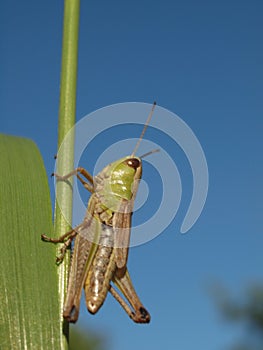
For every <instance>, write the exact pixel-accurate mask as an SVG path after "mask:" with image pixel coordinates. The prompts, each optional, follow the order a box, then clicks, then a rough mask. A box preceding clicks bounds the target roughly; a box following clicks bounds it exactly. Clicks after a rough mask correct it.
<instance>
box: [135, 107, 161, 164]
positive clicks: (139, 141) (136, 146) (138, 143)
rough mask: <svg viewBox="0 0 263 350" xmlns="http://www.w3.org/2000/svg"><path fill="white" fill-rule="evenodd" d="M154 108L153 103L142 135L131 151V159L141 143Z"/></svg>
mask: <svg viewBox="0 0 263 350" xmlns="http://www.w3.org/2000/svg"><path fill="white" fill-rule="evenodd" d="M155 106H156V102H155V101H154V103H153V106H152V109H151V111H150V113H149V115H148V118H147V120H146V123H145V124H144V127H143V130H142V133H141V136H140V137H139V140H138V141H137V143H136V145H135V147H134V150H133V152H132V155H131V156H132V157H134V155H135V153H136V152H137V149H138V147H139V145H140V143H141V141H142V139H143V136H144V134H145V131H146V129H147V127H148V125H149V123H150V120H151V118H152V115H153V111H154V108H155Z"/></svg>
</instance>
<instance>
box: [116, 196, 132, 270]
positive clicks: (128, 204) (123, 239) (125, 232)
mask: <svg viewBox="0 0 263 350" xmlns="http://www.w3.org/2000/svg"><path fill="white" fill-rule="evenodd" d="M132 208H133V201H128V200H125V199H122V201H121V204H120V208H119V211H118V212H115V213H114V215H113V230H114V234H115V247H116V248H115V255H116V265H117V267H118V268H119V269H121V268H123V267H125V266H126V264H127V259H128V252H129V244H130V233H131V214H132Z"/></svg>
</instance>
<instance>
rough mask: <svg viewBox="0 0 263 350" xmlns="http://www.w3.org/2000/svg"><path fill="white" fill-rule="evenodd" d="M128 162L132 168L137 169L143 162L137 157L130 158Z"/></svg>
mask: <svg viewBox="0 0 263 350" xmlns="http://www.w3.org/2000/svg"><path fill="white" fill-rule="evenodd" d="M126 162H127V164H128V165H129V166H130V167H131V168H133V169H135V170H136V169H137V168H139V166H140V165H141V162H140V161H139V159H137V158H130V159H128V160H127V161H126Z"/></svg>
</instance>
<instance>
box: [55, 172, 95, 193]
mask: <svg viewBox="0 0 263 350" xmlns="http://www.w3.org/2000/svg"><path fill="white" fill-rule="evenodd" d="M79 174H81V175H82V176H84V177H85V178H86V179H87V180H88V182H86V181H85V180H83V179H82V177H81V176H80V175H79ZM52 175H53V176H56V179H57V180H58V181H66V180H68V179H69V178H70V177H71V176H74V175H75V176H77V178H78V179H79V181H80V182H81V183H82V185H83V186H84V187H85V188H86V189H87V190H88V191H89V192H91V193H93V192H94V188H93V177H92V176H91V175H90V173H89V172H88V171H87V170H86V169H84V168H82V167H78V168H76V169H74V170H73V171H71V172H70V173H68V174H66V175H64V176H61V175H58V174H56V173H53V174H52Z"/></svg>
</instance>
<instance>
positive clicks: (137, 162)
mask: <svg viewBox="0 0 263 350" xmlns="http://www.w3.org/2000/svg"><path fill="white" fill-rule="evenodd" d="M155 105H156V103H155V102H154V104H153V106H152V109H151V112H150V114H149V116H148V118H147V121H146V123H145V125H144V128H143V131H142V133H141V136H140V138H139V140H138V142H137V144H136V146H135V149H134V151H133V153H132V155H130V156H127V157H124V158H121V159H119V160H117V161H115V162H113V163H111V164H109V165H108V166H106V167H105V168H104V169H103V170H102V171H101V172H100V173H99V174H98V175H97V176H95V177H94V178H93V177H92V176H91V175H90V174H89V173H88V172H87V171H86V170H85V169H84V168H81V167H78V168H77V169H75V170H74V171H72V172H70V173H69V174H67V175H64V176H59V175H57V174H54V175H55V176H56V178H57V180H59V181H66V180H67V179H68V178H70V177H71V176H73V175H76V176H77V178H78V179H79V180H80V181H81V183H82V184H83V186H84V187H85V188H86V189H87V190H88V191H90V192H91V197H90V199H89V202H88V208H87V211H86V215H85V218H84V221H83V222H82V223H81V224H80V225H79V226H77V227H75V228H73V229H72V230H71V231H69V232H67V233H65V234H64V235H62V236H61V237H59V238H58V239H54V238H49V237H47V236H46V235H44V234H43V235H42V236H41V237H42V240H44V241H47V242H53V243H64V245H63V247H62V248H61V254H60V256H58V257H57V260H56V261H57V263H61V262H62V261H63V258H64V255H65V253H66V250H67V248H68V247H70V245H71V242H72V240H73V239H75V240H74V249H73V254H72V258H71V266H70V273H69V282H68V288H67V295H66V300H65V304H64V309H63V317H64V318H65V319H66V320H67V321H69V322H76V321H77V320H78V315H79V307H80V298H81V292H82V288H84V290H85V297H86V305H87V309H88V311H89V312H90V313H92V314H95V313H96V312H97V311H98V310H99V308H100V307H101V306H102V304H103V302H104V300H105V299H106V296H107V293H108V291H109V292H110V293H111V294H112V295H113V297H114V298H115V299H116V300H117V301H118V302H119V303H120V305H121V306H122V307H123V309H124V310H125V311H126V313H127V314H128V315H129V317H130V318H131V319H132V320H133V321H134V322H136V323H149V322H150V318H151V317H150V314H149V312H148V311H147V310H146V309H145V307H144V306H143V305H142V303H141V301H140V299H139V297H138V295H137V294H136V292H135V289H134V287H133V285H132V282H131V279H130V276H129V273H128V269H127V267H126V264H127V259H128V250H129V242H130V230H131V215H132V211H133V205H134V200H135V197H136V193H137V189H138V184H139V180H140V179H141V176H142V161H141V158H143V157H145V156H147V155H149V154H151V153H153V152H155V151H152V152H149V153H147V154H145V155H143V156H142V157H136V156H135V152H136V150H137V148H138V146H139V144H140V142H141V140H142V138H143V135H144V133H145V131H146V128H147V126H148V124H149V122H150V119H151V117H152V114H153V111H154V108H155ZM80 175H82V176H83V177H84V178H85V180H87V181H85V180H83V178H82V177H81V176H80ZM111 281H112V282H113V283H114V284H115V285H116V286H117V288H118V289H119V290H120V291H121V293H122V294H123V295H124V297H125V298H126V300H127V302H126V301H125V300H124V299H123V298H122V297H121V296H120V294H119V293H118V292H117V291H116V290H115V289H114V288H113V287H112V285H111Z"/></svg>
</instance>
